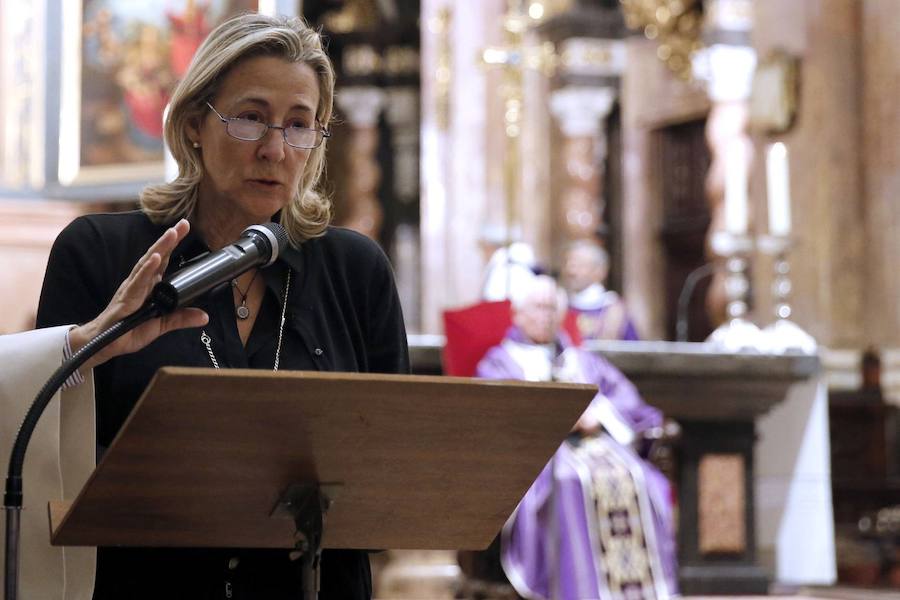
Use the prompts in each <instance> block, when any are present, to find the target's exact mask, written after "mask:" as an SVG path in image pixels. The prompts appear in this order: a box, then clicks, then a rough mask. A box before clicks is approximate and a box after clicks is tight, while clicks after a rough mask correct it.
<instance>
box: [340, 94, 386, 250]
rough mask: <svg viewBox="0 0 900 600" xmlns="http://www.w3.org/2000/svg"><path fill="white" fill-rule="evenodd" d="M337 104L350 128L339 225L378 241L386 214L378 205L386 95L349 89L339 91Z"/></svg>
mask: <svg viewBox="0 0 900 600" xmlns="http://www.w3.org/2000/svg"><path fill="white" fill-rule="evenodd" d="M335 101H336V103H337V105H338V108H339V109H340V110H341V113H342V116H343V117H344V118H345V119H346V120H347V123H348V124H349V125H350V127H351V128H352V129H351V138H352V139H351V142H350V149H349V155H348V156H347V195H346V198H344V201H345V203H346V206H345V207H344V215H343V217H342V218H341V220H340V222H339V223H338V224H339V225H342V226H344V227H348V228H350V229H353V230H356V231H358V232H360V233H362V234H364V235H367V236H369V237H370V238H373V239H376V238H377V237H378V232H379V231H380V229H381V221H382V218H383V211H382V209H381V205H380V204H379V203H378V184H379V183H380V181H381V169H380V167H379V166H378V161H377V159H376V156H375V152H376V150H377V149H378V117H379V115H380V114H381V109H382V107H383V106H384V102H385V93H384V91H383V90H381V89H380V88H377V87H349V88H344V89H340V90H338V92H337V94H336V95H335Z"/></svg>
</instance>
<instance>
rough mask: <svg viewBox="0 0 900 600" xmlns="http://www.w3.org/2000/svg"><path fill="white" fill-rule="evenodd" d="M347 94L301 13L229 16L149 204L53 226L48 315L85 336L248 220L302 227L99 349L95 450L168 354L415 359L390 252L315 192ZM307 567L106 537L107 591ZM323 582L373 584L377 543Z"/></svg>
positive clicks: (209, 363) (194, 76)
mask: <svg viewBox="0 0 900 600" xmlns="http://www.w3.org/2000/svg"><path fill="white" fill-rule="evenodd" d="M333 94H334V71H333V68H332V66H331V63H330V61H329V59H328V57H327V56H326V55H325V52H324V51H323V49H322V42H321V40H320V38H319V35H318V34H317V33H316V32H315V31H313V30H312V29H310V28H309V27H308V26H307V25H306V24H305V23H304V22H303V21H302V20H300V19H296V18H294V19H285V18H273V17H266V16H261V15H256V14H245V15H241V16H239V17H236V18H233V19H231V20H229V21H226V22H225V23H223V24H222V25H220V26H219V27H217V28H216V29H215V30H214V31H213V32H212V33H211V34H210V35H209V37H208V38H207V39H206V41H205V42H204V43H203V45H202V46H201V47H200V48H199V49H198V51H197V54H196V56H195V57H194V60H193V62H192V63H191V65H190V68H189V69H188V71H187V73H186V74H185V76H184V78H183V79H182V81H181V82H180V83H179V84H178V86H177V87H176V89H175V91H174V93H173V97H172V100H171V105H170V110H169V113H168V117H167V119H166V123H165V137H166V142H167V143H168V145H169V147H170V149H171V151H172V154H173V156H174V157H175V160H176V161H177V162H178V166H179V174H178V177H177V178H176V179H175V180H174V181H172V182H170V183H165V184H159V185H152V186H149V187H147V188H146V189H145V190H144V191H143V193H142V195H141V209H140V210H139V211H134V212H128V213H117V214H105V215H90V216H85V217H81V218H78V219H76V220H75V221H74V222H73V223H71V224H70V225H69V226H68V227H66V229H65V230H64V231H63V232H62V233H61V234H60V236H59V237H58V239H57V240H56V242H55V244H54V246H53V250H52V252H51V255H50V261H49V264H48V266H47V273H46V276H45V279H44V286H43V290H42V293H41V300H40V306H39V309H38V327H50V326H55V325H64V324H72V323H82V324H85V325H83V326H81V327H78V328H75V329H73V330H71V331H70V332H69V344H70V346H71V348H72V350H73V351H76V350H78V348H80V347H81V346H82V345H83V344H85V343H86V342H87V340H88V339H90V337H91V336H92V335H94V334H96V333H98V332H99V331H100V330H102V329H104V328H105V327H106V326H108V325H111V324H112V323H114V322H115V321H117V320H119V319H121V318H122V317H124V316H125V315H127V314H129V313H130V312H132V311H134V310H135V309H136V308H137V306H139V305H140V303H141V302H142V300H143V298H144V297H145V296H146V292H147V290H148V289H149V287H150V285H152V284H153V283H155V282H156V281H159V280H160V279H161V278H162V277H165V276H166V275H167V274H170V273H172V272H174V271H176V270H178V269H179V268H180V267H181V266H183V265H185V264H187V263H190V262H191V261H192V260H194V259H196V258H197V257H200V256H202V255H203V254H205V253H207V252H210V251H216V250H218V249H220V248H222V247H223V246H225V245H227V244H229V243H231V242H233V241H234V240H236V239H237V238H238V237H239V236H240V234H241V232H242V231H243V230H244V229H245V228H246V227H248V226H250V225H253V224H258V223H264V222H268V221H276V222H279V223H280V224H281V225H282V226H283V227H284V228H285V230H286V231H287V234H288V237H289V239H290V247H288V248H287V249H285V250H283V251H282V252H281V253H280V256H279V258H278V261H277V262H276V263H275V264H273V265H272V266H269V267H267V268H265V269H259V270H257V269H253V270H250V271H248V272H246V273H244V274H243V275H241V276H240V277H238V278H237V279H235V280H233V281H232V282H231V285H230V286H221V287H219V288H217V289H215V290H213V291H212V292H210V293H208V294H206V295H204V296H202V297H201V298H200V299H199V300H198V301H197V302H196V303H195V308H191V309H182V310H181V311H179V312H176V313H174V314H173V315H171V316H169V317H167V318H165V319H164V320H159V319H158V320H156V321H151V322H149V323H147V324H145V325H143V326H142V327H140V328H138V329H136V330H134V331H133V332H131V333H130V334H127V335H126V336H124V337H123V338H121V339H120V340H118V341H117V342H116V344H115V345H114V346H111V347H110V348H109V349H107V351H106V352H105V353H104V355H102V356H98V357H97V360H96V361H95V364H96V363H99V362H101V361H104V362H102V364H97V366H95V367H94V369H93V378H94V383H95V399H96V408H97V445H98V450H99V452H101V453H102V451H103V449H104V448H105V447H106V446H108V445H109V444H110V442H111V441H112V440H113V438H114V437H115V435H116V433H117V432H118V430H119V428H120V427H121V426H122V424H123V423H124V421H125V419H126V417H127V416H128V414H129V412H130V411H131V409H132V408H133V407H134V405H135V403H136V402H137V400H138V397H139V395H140V394H141V392H142V391H143V390H144V388H145V387H146V385H147V383H148V382H149V381H150V379H151V377H152V376H153V375H154V373H155V372H156V371H157V369H159V368H160V367H162V366H166V365H179V366H192V367H215V368H255V369H274V370H281V369H304V370H320V371H359V372H381V373H405V372H408V370H409V359H408V351H407V346H406V332H405V330H404V326H403V317H402V314H401V309H400V304H399V300H398V297H397V292H396V288H395V284H394V279H393V275H392V271H391V267H390V264H389V262H388V260H387V258H386V256H385V255H384V253H383V252H382V251H381V250H380V248H379V247H378V246H377V245H376V244H375V243H374V242H372V241H371V240H369V239H368V238H366V237H364V236H362V235H359V234H357V233H354V232H352V231H349V230H345V229H340V228H335V227H331V226H329V220H330V215H331V206H330V203H329V201H328V199H327V198H325V197H324V196H323V195H322V194H320V193H319V192H318V191H317V189H316V186H317V184H318V182H319V178H320V176H321V174H322V171H323V168H324V160H325V142H326V139H327V138H328V137H329V132H328V124H329V120H330V118H331V112H332V99H333ZM173 329H177V331H172V330H173ZM300 573H301V565H300V561H294V560H291V557H290V556H289V552H288V551H287V550H259V549H256V550H254V549H247V550H235V549H221V550H219V549H174V548H153V549H150V548H99V549H98V553H97V574H96V584H95V590H94V598H95V599H96V600H106V599H121V598H154V599H157V598H191V599H196V598H229V599H238V598H267V599H269V598H296V597H298V595H299V591H300V590H301V574H300ZM321 597H323V598H369V597H371V575H370V571H369V562H368V557H367V555H366V554H365V552H363V551H358V550H326V551H325V552H324V553H323V555H322V561H321Z"/></svg>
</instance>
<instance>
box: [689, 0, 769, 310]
mask: <svg viewBox="0 0 900 600" xmlns="http://www.w3.org/2000/svg"><path fill="white" fill-rule="evenodd" d="M748 6H749V2H748V0H717V1H716V2H714V3H713V4H712V8H713V9H712V10H711V11H710V15H711V16H710V19H711V22H710V23H709V25H708V28H709V30H710V33H709V34H708V35H709V37H710V41H711V42H712V43H711V44H710V45H709V47H707V48H705V49H704V50H703V51H702V52H701V53H700V54H699V55H698V56H697V57H696V58H695V60H694V64H695V72H696V73H697V75H698V77H699V78H701V79H703V80H705V81H706V87H707V90H708V93H709V97H710V102H711V103H712V106H711V109H710V111H709V116H708V117H707V121H706V138H707V142H708V144H709V148H710V157H711V163H710V166H709V172H708V173H707V177H706V193H707V201H708V202H709V207H710V217H711V223H710V226H709V230H708V232H707V240H708V247H709V250H710V254H711V258H716V257H718V258H720V259H721V258H726V257H728V256H730V255H732V254H733V253H734V252H735V248H736V245H735V244H734V243H731V244H730V245H729V246H728V247H726V246H721V245H718V244H717V243H716V242H717V241H718V240H727V241H729V242H733V241H734V240H737V239H740V237H746V236H747V235H748V234H749V233H750V232H751V231H752V223H751V222H749V218H744V219H736V220H735V219H730V218H729V213H730V214H732V215H733V214H734V213H735V210H726V206H727V203H726V198H725V196H726V183H728V180H729V178H731V179H732V182H731V183H730V185H732V186H734V185H738V186H742V188H743V189H742V190H740V193H739V195H740V196H741V197H742V198H743V201H738V202H737V203H738V204H741V203H743V205H742V206H740V207H738V208H739V210H738V212H743V213H747V214H749V208H750V206H749V202H748V198H749V195H748V194H749V187H750V179H749V174H750V172H751V168H752V164H753V161H754V158H753V157H754V151H753V141H752V140H751V138H750V133H749V131H748V130H747V124H748V117H749V109H750V106H749V100H750V91H751V84H752V81H753V73H754V69H755V68H756V51H755V50H754V49H753V48H752V47H751V46H750V39H749V34H750V30H751V29H752V24H753V21H752V13H749V14H744V13H741V12H739V11H740V8H736V7H743V8H744V9H746V10H749V9H748V8H747V7H748ZM729 11H738V14H737V15H735V14H733V12H729ZM723 39H728V40H734V42H733V43H724V42H723V41H720V40H723ZM740 173H743V176H740ZM731 193H738V190H732V191H731ZM732 208H734V207H732ZM735 221H738V223H737V224H735ZM723 233H725V234H728V235H730V236H732V237H730V238H725V237H722V234H723ZM717 245H718V246H719V247H716V246H717ZM727 281H728V280H727V279H726V273H725V271H724V269H722V270H718V271H716V273H714V275H713V278H712V283H711V285H710V287H709V292H708V295H707V299H706V303H707V309H708V311H709V313H710V315H711V317H712V321H713V323H714V324H719V323H722V322H724V321H725V320H726V318H734V317H745V316H746V315H745V314H744V312H746V305H744V304H740V303H735V304H733V305H731V306H726V305H727V304H728V301H729V295H728V290H727V289H726V282H727ZM735 281H737V280H735V279H732V283H733V282H735ZM740 281H742V282H743V280H740ZM732 295H733V294H732ZM732 299H733V298H732ZM738 307H740V308H738ZM726 308H728V309H731V310H736V309H738V310H742V311H743V312H741V313H740V314H726Z"/></svg>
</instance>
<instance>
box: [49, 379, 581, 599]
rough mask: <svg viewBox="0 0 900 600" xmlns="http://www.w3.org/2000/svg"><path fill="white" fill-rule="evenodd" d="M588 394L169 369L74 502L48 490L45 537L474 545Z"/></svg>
mask: <svg viewBox="0 0 900 600" xmlns="http://www.w3.org/2000/svg"><path fill="white" fill-rule="evenodd" d="M595 393H596V388H595V387H594V386H589V385H580V384H560V383H523V382H500V381H487V380H474V379H463V378H453V377H428V376H407V375H372V374H355V373H353V374H351V373H312V372H296V371H295V372H277V373H273V372H266V371H259V370H243V369H227V370H221V371H217V370H214V369H195V368H175V367H166V368H163V369H161V370H160V371H159V372H158V373H157V374H156V376H155V377H154V379H153V380H152V381H151V383H150V385H149V386H148V387H147V390H146V391H145V392H144V395H143V396H142V397H141V399H140V401H139V402H138V404H137V406H136V407H135V409H134V410H133V411H132V413H131V415H130V416H129V418H128V420H127V421H126V423H125V425H124V426H123V427H122V429H121V431H120V432H119V434H118V436H117V437H116V439H115V440H114V441H113V443H112V445H111V446H110V448H109V450H108V451H107V453H106V454H105V456H104V457H103V460H102V461H101V462H100V464H99V465H98V466H97V468H96V469H95V471H94V473H93V474H92V475H91V477H90V479H89V480H88V482H87V483H86V484H85V486H84V488H83V489H82V490H81V492H80V494H79V495H78V497H77V498H76V499H75V501H74V502H71V503H68V502H51V504H50V521H51V524H50V525H51V541H52V543H53V544H54V545H63V546H115V545H121V546H160V547H175V546H194V547H242V548H287V549H299V550H302V551H304V555H305V556H306V557H308V559H309V561H311V562H310V564H309V568H310V569H314V568H315V567H316V566H317V564H316V563H317V558H316V557H317V554H318V551H319V549H320V548H321V547H325V548H370V549H373V548H383V549H464V550H479V549H483V548H486V547H487V546H488V545H489V544H490V542H491V541H492V540H493V538H494V536H495V535H496V534H497V532H498V531H499V530H500V528H501V527H502V526H503V523H504V522H505V521H506V519H507V518H508V517H509V515H510V514H511V513H512V511H513V510H514V509H515V507H516V505H517V504H518V502H519V500H520V499H521V498H522V496H523V495H524V494H525V492H526V491H527V489H528V488H529V486H530V485H531V483H532V482H533V481H534V480H535V478H536V477H537V476H538V474H539V473H540V471H541V469H542V468H543V467H544V465H545V464H546V463H547V462H548V461H549V460H550V458H551V456H552V455H553V453H554V452H555V451H556V449H557V447H558V446H559V445H560V443H561V442H562V441H563V439H564V438H565V437H566V435H567V434H568V433H569V431H570V429H571V428H572V426H573V425H574V424H575V422H576V421H577V419H578V417H579V416H580V415H581V413H582V412H583V411H584V409H585V408H586V407H587V405H588V404H589V403H590V401H591V399H592V398H593V396H594V394H595ZM314 578H315V577H312V579H314ZM306 579H307V581H309V580H310V579H311V577H306ZM306 597H315V591H314V590H313V591H309V590H307V591H306Z"/></svg>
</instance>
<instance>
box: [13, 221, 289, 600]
mask: <svg viewBox="0 0 900 600" xmlns="http://www.w3.org/2000/svg"><path fill="white" fill-rule="evenodd" d="M287 245H288V236H287V233H286V232H285V230H284V228H283V227H281V225H278V224H276V223H266V224H264V225H252V226H250V227H248V228H247V229H245V230H244V232H243V233H242V234H241V237H240V239H238V240H237V241H236V242H234V243H233V244H230V245H229V246H226V247H225V248H222V249H221V250H218V251H216V252H213V253H210V254H208V255H207V256H205V257H203V258H201V259H199V260H197V261H196V262H195V263H192V264H190V265H188V266H186V267H185V268H183V269H181V270H180V271H178V272H177V273H175V274H173V275H172V276H170V277H167V278H166V279H165V280H163V281H161V282H159V283H157V284H156V285H155V286H154V287H153V289H152V290H151V292H150V295H149V296H148V298H147V300H146V302H145V303H144V305H143V306H142V307H141V308H139V309H138V310H137V311H135V312H134V313H132V314H131V315H129V316H127V317H125V318H124V319H122V320H121V321H118V322H117V323H115V324H114V325H112V326H111V327H110V328H108V329H107V330H105V331H103V332H102V333H100V334H99V335H97V336H96V337H94V338H93V339H91V340H90V341H89V342H88V343H87V344H85V345H84V346H83V347H82V348H81V349H79V350H78V352H76V353H75V354H73V355H72V357H71V358H69V359H68V360H66V361H65V362H63V364H62V365H60V367H59V368H58V369H56V371H54V373H53V375H51V376H50V379H48V380H47V382H46V383H45V384H44V386H43V387H42V388H41V390H40V391H39V392H38V394H37V396H36V397H35V399H34V402H32V404H31V407H29V409H28V412H27V413H26V414H25V419H24V420H23V421H22V425H21V426H20V427H19V432H18V434H17V435H16V441H15V443H14V444H13V449H12V453H11V454H10V458H9V470H8V471H7V475H6V491H5V493H4V495H3V506H4V508H5V509H6V544H5V548H6V554H5V557H4V559H5V565H4V574H5V575H4V588H5V593H4V598H5V600H17V599H18V590H19V537H20V536H19V534H20V517H21V511H22V505H23V494H22V491H23V489H22V488H23V486H22V469H23V466H24V464H25V451H26V449H27V448H28V443H29V442H30V441H31V435H32V434H33V433H34V429H35V427H37V423H38V420H39V419H40V418H41V415H42V414H43V413H44V410H46V408H47V405H48V404H50V400H51V399H52V398H53V396H54V394H56V391H57V390H58V389H59V388H60V387H61V386H62V384H63V383H65V381H66V379H68V378H69V376H70V375H72V373H74V372H75V370H76V369H78V368H79V367H80V366H81V365H83V364H84V363H85V362H86V361H87V360H88V359H89V358H91V357H92V356H94V355H95V354H97V352H99V351H100V350H102V349H103V348H105V347H106V346H108V345H109V344H111V343H112V342H114V341H115V340H117V339H118V338H120V337H122V336H123V335H125V334H126V333H128V332H129V331H131V330H132V329H134V328H136V327H138V326H139V325H141V324H142V323H145V322H147V321H149V320H150V319H153V318H156V317H161V316H163V315H166V314H168V313H171V312H173V311H174V310H176V309H178V308H181V307H183V306H186V305H188V304H189V303H190V302H192V301H193V300H195V299H196V298H197V297H199V296H201V295H202V294H205V293H206V292H208V291H209V290H211V289H212V288H214V287H216V286H218V285H220V284H222V283H224V282H226V281H229V280H230V279H233V278H235V277H237V276H238V275H240V274H242V273H244V272H246V271H249V270H250V269H252V268H254V267H266V266H268V265H270V264H272V263H273V262H275V259H276V258H278V255H279V253H280V252H281V250H282V249H284V248H285V247H286V246H287Z"/></svg>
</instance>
